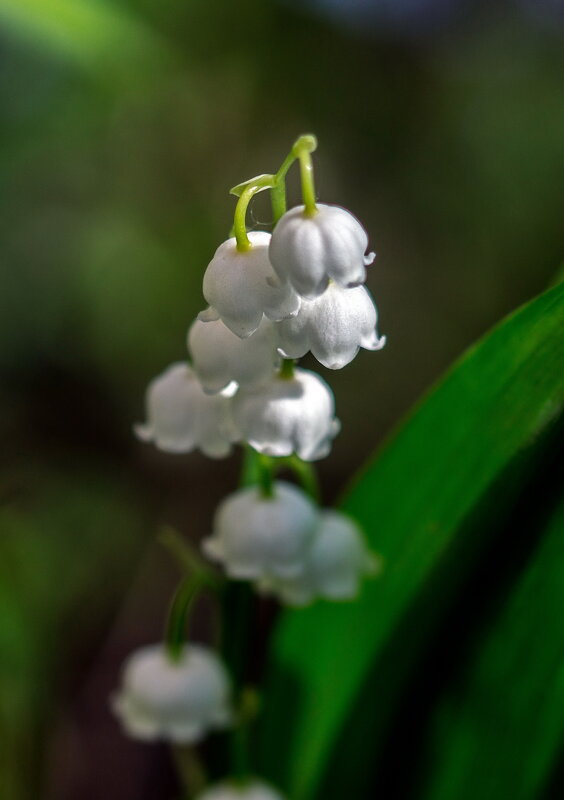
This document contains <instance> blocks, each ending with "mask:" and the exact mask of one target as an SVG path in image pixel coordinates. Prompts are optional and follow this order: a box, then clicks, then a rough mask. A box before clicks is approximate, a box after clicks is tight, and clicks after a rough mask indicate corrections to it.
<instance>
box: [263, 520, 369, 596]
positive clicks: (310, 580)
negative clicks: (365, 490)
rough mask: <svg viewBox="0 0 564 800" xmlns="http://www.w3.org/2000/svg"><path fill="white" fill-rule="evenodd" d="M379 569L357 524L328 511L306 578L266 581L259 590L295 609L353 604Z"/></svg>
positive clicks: (321, 526)
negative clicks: (320, 601)
mask: <svg viewBox="0 0 564 800" xmlns="http://www.w3.org/2000/svg"><path fill="white" fill-rule="evenodd" d="M378 567H379V562H378V559H377V558H376V557H375V556H374V555H373V554H372V553H371V552H370V550H369V549H368V547H367V545H366V542H365V540H364V535H363V533H362V531H361V529H360V528H359V526H358V525H357V524H356V522H354V521H353V520H352V519H350V517H347V516H345V515H344V514H341V513H340V512H338V511H324V512H322V513H321V515H320V522H319V525H318V527H317V529H316V532H315V536H314V538H313V540H312V544H311V547H310V549H309V552H308V555H307V559H306V562H305V569H304V571H303V572H302V574H301V575H299V576H297V577H296V578H292V579H290V580H287V579H274V580H270V581H268V580H263V581H261V582H259V583H258V587H259V589H261V590H263V591H265V592H267V593H271V594H274V595H276V596H277V597H278V598H279V599H280V600H281V602H283V603H286V604H288V605H293V606H302V605H307V604H308V603H311V602H312V601H313V600H316V599H321V598H322V599H326V600H353V599H354V598H355V597H356V596H357V594H358V591H359V588H360V582H361V580H362V578H363V577H364V576H366V575H368V574H374V573H375V572H376V571H377V570H378Z"/></svg>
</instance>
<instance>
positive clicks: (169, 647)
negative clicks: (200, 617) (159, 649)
mask: <svg viewBox="0 0 564 800" xmlns="http://www.w3.org/2000/svg"><path fill="white" fill-rule="evenodd" d="M203 588H204V583H203V581H202V579H201V578H198V577H192V576H189V577H185V578H183V579H182V580H181V581H180V583H179V584H178V587H177V589H176V592H175V593H174V595H173V597H172V600H171V603H170V607H169V611H168V615H167V620H166V627H165V636H164V640H165V647H166V651H167V654H168V657H169V658H170V660H171V661H178V660H179V659H180V656H181V655H182V650H183V648H184V645H185V643H186V638H187V636H186V628H187V623H188V619H189V614H190V611H191V610H192V608H193V606H194V601H195V600H196V598H197V597H198V595H199V594H200V592H201V590H202V589H203Z"/></svg>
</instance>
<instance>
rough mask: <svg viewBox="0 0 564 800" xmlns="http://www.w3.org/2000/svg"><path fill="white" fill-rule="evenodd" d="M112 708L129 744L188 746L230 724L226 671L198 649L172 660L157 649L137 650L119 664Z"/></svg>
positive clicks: (186, 649) (211, 655) (187, 650)
mask: <svg viewBox="0 0 564 800" xmlns="http://www.w3.org/2000/svg"><path fill="white" fill-rule="evenodd" d="M112 708H113V710H114V712H115V713H116V715H117V716H118V717H119V719H120V721H121V723H122V725H123V727H124V729H125V731H126V732H127V733H128V734H129V735H130V736H132V737H133V738H135V739H144V740H146V741H152V740H155V739H164V740H167V741H169V742H174V743H177V744H191V743H193V742H197V741H200V740H201V739H202V738H203V737H204V736H205V735H206V734H207V733H208V732H209V731H210V730H212V729H214V728H226V727H228V726H229V724H230V721H231V717H232V711H231V706H230V684H229V678H228V675H227V671H226V670H225V667H224V666H223V664H222V663H221V661H220V660H219V659H218V658H217V656H216V655H215V653H214V652H213V651H212V650H209V649H208V648H206V647H203V646H201V645H192V644H191V645H186V646H185V647H184V649H183V651H182V653H181V655H180V658H179V659H178V660H177V661H172V660H171V659H170V658H169V656H168V655H167V653H166V651H165V649H164V646H163V645H162V644H157V645H150V646H148V647H143V648H141V649H140V650H137V651H136V652H135V653H133V654H132V655H131V656H130V657H129V658H128V659H127V661H126V662H125V665H124V668H123V674H122V686H121V689H120V691H119V692H118V693H117V695H115V696H114V697H113V698H112Z"/></svg>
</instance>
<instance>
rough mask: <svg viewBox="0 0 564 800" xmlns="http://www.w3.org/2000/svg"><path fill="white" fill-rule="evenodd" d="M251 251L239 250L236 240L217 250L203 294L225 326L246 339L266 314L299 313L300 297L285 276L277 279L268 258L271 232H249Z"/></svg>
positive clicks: (278, 317)
mask: <svg viewBox="0 0 564 800" xmlns="http://www.w3.org/2000/svg"><path fill="white" fill-rule="evenodd" d="M248 237H249V240H250V242H251V248H250V250H247V251H245V252H240V251H239V250H237V242H236V239H234V238H232V239H228V240H227V241H226V242H223V244H221V245H220V246H219V247H218V249H217V250H216V253H215V255H214V257H213V258H212V260H211V261H210V263H209V265H208V268H207V269H206V272H205V275H204V285H203V290H204V297H205V298H206V301H207V302H208V303H209V304H210V306H212V307H213V308H214V309H215V311H216V312H217V313H218V314H219V316H220V317H221V319H222V320H223V322H224V323H225V325H227V327H228V328H229V329H230V330H231V331H233V333H235V334H236V335H237V336H240V337H241V338H242V339H244V338H245V337H247V336H250V335H251V334H252V333H254V332H255V331H256V329H257V328H258V327H259V325H260V323H261V320H262V318H263V314H264V315H265V316H266V317H268V318H269V319H272V320H275V321H279V320H281V319H285V318H286V317H291V316H292V315H293V314H296V313H297V311H298V308H299V306H300V298H299V297H298V295H297V294H296V293H295V291H294V290H293V289H292V287H291V286H290V284H289V283H288V281H287V280H286V279H285V278H282V279H280V278H278V277H277V275H276V273H275V272H274V270H273V268H272V264H271V263H270V259H269V257H268V245H269V244H270V238H271V237H270V234H269V233H266V232H265V231H252V232H250V233H249V234H248Z"/></svg>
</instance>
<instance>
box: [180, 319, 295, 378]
mask: <svg viewBox="0 0 564 800" xmlns="http://www.w3.org/2000/svg"><path fill="white" fill-rule="evenodd" d="M188 349H189V351H190V354H191V356H192V362H193V367H194V371H195V372H196V374H197V375H198V378H199V379H200V383H201V385H202V388H203V390H204V391H205V392H206V393H208V394H215V393H216V392H219V391H221V390H223V389H225V387H227V386H229V384H230V383H232V382H235V383H236V384H238V385H239V386H244V387H253V386H257V385H259V384H261V383H264V381H265V380H268V378H270V377H271V375H272V374H273V372H274V369H275V367H276V366H277V365H278V364H279V363H280V358H279V356H278V354H277V352H276V332H275V329H274V323H273V322H270V320H268V319H265V318H263V320H262V322H261V323H260V325H259V327H258V328H257V330H256V331H255V332H254V333H253V334H251V336H249V337H247V338H246V339H241V338H240V337H239V336H236V335H235V334H234V333H233V332H232V331H231V330H229V328H227V327H226V325H224V323H223V322H222V321H221V320H220V319H217V320H215V321H212V322H201V321H200V318H198V319H197V320H196V321H195V322H194V323H193V324H192V326H191V327H190V330H189V332H188Z"/></svg>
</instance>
